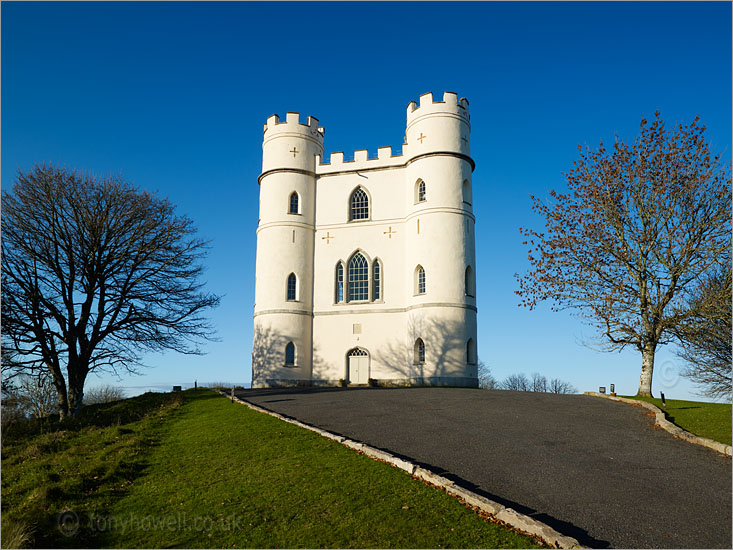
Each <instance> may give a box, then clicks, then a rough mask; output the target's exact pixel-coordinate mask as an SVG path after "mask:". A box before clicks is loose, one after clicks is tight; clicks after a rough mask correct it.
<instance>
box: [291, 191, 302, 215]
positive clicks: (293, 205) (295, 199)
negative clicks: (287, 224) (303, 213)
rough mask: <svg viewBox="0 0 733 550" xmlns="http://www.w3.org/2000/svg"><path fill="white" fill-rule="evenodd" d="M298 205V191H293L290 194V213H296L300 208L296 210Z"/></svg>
mask: <svg viewBox="0 0 733 550" xmlns="http://www.w3.org/2000/svg"><path fill="white" fill-rule="evenodd" d="M298 206H299V205H298V193H297V192H296V191H293V193H292V194H291V195H290V210H289V212H290V214H298V213H299V212H300V210H298Z"/></svg>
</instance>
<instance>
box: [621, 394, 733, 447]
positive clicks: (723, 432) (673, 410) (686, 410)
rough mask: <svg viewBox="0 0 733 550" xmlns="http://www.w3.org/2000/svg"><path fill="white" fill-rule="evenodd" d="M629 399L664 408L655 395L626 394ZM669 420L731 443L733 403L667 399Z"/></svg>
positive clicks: (701, 433)
mask: <svg viewBox="0 0 733 550" xmlns="http://www.w3.org/2000/svg"><path fill="white" fill-rule="evenodd" d="M625 397H628V398H629V399H637V400H639V401H646V402H648V403H652V404H653V405H656V406H657V407H659V408H660V409H662V410H664V407H663V406H662V400H661V399H657V398H653V397H639V396H637V395H630V396H625ZM666 416H667V420H669V421H670V422H672V423H674V424H677V425H678V426H679V427H680V428H682V429H683V430H687V431H688V432H690V433H693V434H696V435H699V436H702V437H707V438H708V439H712V440H713V441H719V442H720V443H725V444H726V445H730V444H731V404H730V403H705V402H702V401H681V400H678V399H667V409H666Z"/></svg>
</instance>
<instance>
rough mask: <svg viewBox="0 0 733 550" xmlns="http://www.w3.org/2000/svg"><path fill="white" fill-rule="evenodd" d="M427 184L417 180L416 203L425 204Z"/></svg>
mask: <svg viewBox="0 0 733 550" xmlns="http://www.w3.org/2000/svg"><path fill="white" fill-rule="evenodd" d="M425 200H426V194H425V182H424V181H423V180H417V183H416V184H415V202H425Z"/></svg>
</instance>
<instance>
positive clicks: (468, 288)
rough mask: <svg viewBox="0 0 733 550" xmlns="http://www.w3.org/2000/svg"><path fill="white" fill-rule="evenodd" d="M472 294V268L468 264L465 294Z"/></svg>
mask: <svg viewBox="0 0 733 550" xmlns="http://www.w3.org/2000/svg"><path fill="white" fill-rule="evenodd" d="M473 295H474V288H473V269H471V266H470V265H469V266H468V267H467V268H466V296H473Z"/></svg>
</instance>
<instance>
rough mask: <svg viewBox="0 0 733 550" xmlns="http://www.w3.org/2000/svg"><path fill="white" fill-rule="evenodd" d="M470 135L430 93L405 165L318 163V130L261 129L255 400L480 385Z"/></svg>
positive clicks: (339, 157)
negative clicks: (354, 387) (328, 389)
mask: <svg viewBox="0 0 733 550" xmlns="http://www.w3.org/2000/svg"><path fill="white" fill-rule="evenodd" d="M470 129H471V126H470V117H469V114H468V101H467V100H466V99H465V98H461V99H460V100H458V97H457V95H456V94H454V93H451V92H446V93H445V94H444V96H443V101H433V96H432V94H430V93H428V94H424V95H422V96H421V97H420V104H419V106H418V105H417V104H416V103H415V102H410V104H409V105H408V106H407V129H406V134H405V142H404V145H403V147H402V154H401V155H392V151H391V147H380V148H379V149H378V154H377V158H371V159H370V158H368V155H367V151H366V150H360V151H356V152H355V153H354V160H348V161H345V160H344V155H343V153H340V152H339V153H332V154H331V158H330V163H323V162H322V159H323V140H324V131H323V128H321V127H319V126H318V120H317V119H315V118H313V117H309V118H308V120H307V123H306V124H301V123H300V122H299V117H298V114H297V113H288V114H287V117H286V120H285V122H280V119H279V118H278V117H277V116H276V115H273V116H271V117H270V118H269V119H268V120H267V124H266V125H265V128H264V143H263V162H262V164H263V166H262V175H261V176H260V177H259V184H260V220H259V226H258V229H257V266H256V282H255V310H254V342H253V352H252V386H253V387H271V386H284V385H336V384H339V383H348V384H367V383H369V382H370V380H371V381H372V383H379V384H384V385H452V386H469V387H475V386H476V385H477V383H478V381H477V365H476V363H477V349H476V311H477V310H476V291H475V286H476V285H475V270H476V254H475V240H474V235H475V231H474V224H475V218H474V216H473V208H472V192H471V176H472V172H473V169H474V162H473V160H472V159H471V156H470V148H469V145H470Z"/></svg>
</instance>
